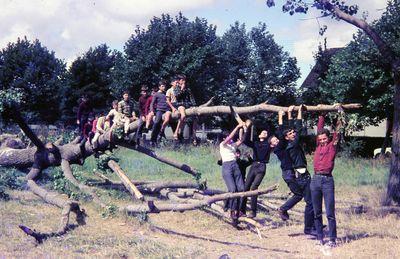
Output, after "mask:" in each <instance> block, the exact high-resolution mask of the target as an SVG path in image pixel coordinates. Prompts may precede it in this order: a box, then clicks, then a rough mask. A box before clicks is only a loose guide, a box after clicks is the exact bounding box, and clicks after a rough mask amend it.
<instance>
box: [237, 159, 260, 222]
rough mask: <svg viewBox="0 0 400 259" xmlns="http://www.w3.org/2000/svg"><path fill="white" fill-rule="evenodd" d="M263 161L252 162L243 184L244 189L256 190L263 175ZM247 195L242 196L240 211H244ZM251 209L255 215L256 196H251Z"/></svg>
mask: <svg viewBox="0 0 400 259" xmlns="http://www.w3.org/2000/svg"><path fill="white" fill-rule="evenodd" d="M265 169H266V164H265V163H259V162H253V164H252V165H251V167H250V170H249V173H248V174H247V177H246V182H245V184H244V191H246V192H247V191H250V190H251V191H253V190H257V189H258V187H259V186H260V184H261V182H262V180H263V178H264V176H265ZM246 205H247V197H243V200H242V206H241V211H242V212H246ZM250 207H251V211H252V212H253V214H254V215H255V214H256V213H257V196H251V202H250Z"/></svg>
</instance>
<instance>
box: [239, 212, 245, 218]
mask: <svg viewBox="0 0 400 259" xmlns="http://www.w3.org/2000/svg"><path fill="white" fill-rule="evenodd" d="M238 217H239V218H240V217H246V213H245V212H243V211H239V216H238Z"/></svg>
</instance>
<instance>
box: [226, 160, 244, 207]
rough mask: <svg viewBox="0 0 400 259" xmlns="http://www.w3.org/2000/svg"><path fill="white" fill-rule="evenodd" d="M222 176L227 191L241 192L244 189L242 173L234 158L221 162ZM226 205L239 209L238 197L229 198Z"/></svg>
mask: <svg viewBox="0 0 400 259" xmlns="http://www.w3.org/2000/svg"><path fill="white" fill-rule="evenodd" d="M222 177H223V178H224V181H225V184H226V186H227V187H228V191H229V192H242V191H243V190H244V183H243V178H242V174H241V173H240V170H239V166H238V164H237V163H236V160H233V161H228V162H223V163H222ZM228 207H229V208H230V209H231V210H239V208H240V198H236V199H229V205H228Z"/></svg>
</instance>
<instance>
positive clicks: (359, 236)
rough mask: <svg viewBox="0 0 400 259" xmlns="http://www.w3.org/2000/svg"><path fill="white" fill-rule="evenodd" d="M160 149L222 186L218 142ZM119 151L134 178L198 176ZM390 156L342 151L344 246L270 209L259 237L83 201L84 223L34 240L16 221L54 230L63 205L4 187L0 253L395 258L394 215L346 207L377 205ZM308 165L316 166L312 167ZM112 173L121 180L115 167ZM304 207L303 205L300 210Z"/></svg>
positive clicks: (198, 215) (399, 230) (85, 170)
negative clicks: (328, 244)
mask: <svg viewBox="0 0 400 259" xmlns="http://www.w3.org/2000/svg"><path fill="white" fill-rule="evenodd" d="M158 153H159V154H163V155H164V156H167V157H169V158H173V159H175V160H178V161H181V162H184V163H187V164H189V165H191V166H193V167H195V168H197V169H198V170H199V171H200V172H201V173H202V180H207V186H208V187H211V188H219V189H225V185H224V183H223V181H222V178H221V172H220V171H221V168H220V166H218V165H217V163H216V161H217V160H218V158H219V155H218V150H217V149H216V148H215V147H212V146H204V147H197V148H187V149H185V148H181V149H180V150H175V151H174V150H170V149H160V150H158ZM115 154H116V156H117V157H119V158H120V161H119V164H120V165H121V167H122V168H123V169H124V170H125V172H126V173H127V174H128V175H129V177H130V178H131V179H135V180H179V179H180V180H193V177H192V176H190V175H188V174H185V173H183V172H180V171H178V170H176V169H175V168H172V167H169V166H167V165H164V164H161V163H160V162H158V161H155V160H154V159H152V158H150V157H147V156H145V155H142V154H138V153H136V152H134V151H130V150H126V149H122V148H121V149H119V150H117V151H116V152H115ZM309 159H310V158H309ZM387 163H388V161H382V160H369V159H361V158H346V157H338V158H337V160H336V166H335V171H334V175H335V184H336V200H337V208H338V213H337V221H338V237H339V247H337V248H335V249H333V250H329V251H325V250H321V249H320V248H317V247H316V246H315V244H314V243H315V241H313V240H309V239H307V238H306V237H304V236H303V235H302V234H301V233H302V222H301V218H300V219H296V218H293V219H291V220H290V221H288V222H286V223H283V222H281V221H280V219H279V218H278V217H277V215H276V212H273V211H270V213H261V214H260V215H259V218H260V219H261V220H263V221H264V222H266V225H267V227H266V228H265V229H263V230H262V233H263V235H264V237H263V238H260V237H259V235H257V234H256V233H254V232H253V231H250V230H241V231H239V230H235V229H233V228H232V227H231V226H230V225H229V224H227V223H226V222H224V221H223V220H221V219H219V218H217V217H214V216H212V215H209V214H207V213H205V212H203V211H188V212H185V213H174V212H168V213H160V214H151V215H149V218H148V220H147V221H143V219H142V218H140V217H130V216H127V215H120V214H113V213H104V211H103V210H101V209H99V208H97V207H96V206H94V205H93V204H92V203H90V202H87V201H85V200H82V201H81V203H82V204H83V205H82V206H83V207H84V208H85V209H86V211H87V212H88V214H89V218H88V220H87V225H85V226H83V227H78V228H76V229H74V230H72V231H70V232H68V233H67V234H66V235H64V236H62V237H57V238H51V239H49V240H47V241H45V242H44V243H43V244H41V245H35V244H34V242H33V241H32V239H31V238H29V237H27V236H25V234H23V233H22V232H21V231H20V230H19V229H18V227H17V226H18V224H25V225H28V226H32V227H34V228H37V229H40V230H42V231H51V230H54V229H56V227H57V225H58V223H59V222H58V221H59V215H60V210H59V209H57V208H55V207H53V206H50V205H48V204H45V203H43V202H42V201H41V200H40V199H38V198H37V197H35V196H34V195H32V194H31V193H30V192H28V191H24V190H10V191H7V193H8V194H9V195H10V200H8V201H0V217H1V223H0V257H50V258H53V257H115V258H120V257H123V258H126V257H131V258H199V257H200V258H218V257H219V256H221V255H223V254H228V255H229V256H230V257H231V258H323V257H330V256H332V257H334V258H396V257H400V248H399V247H400V241H399V238H400V224H399V219H398V218H397V217H396V216H395V215H387V216H379V215H374V214H368V213H367V214H362V215H355V214H351V213H346V212H345V211H346V209H347V208H348V207H349V204H352V203H358V204H366V205H368V206H372V207H374V206H379V204H380V201H381V199H382V197H383V195H384V193H385V186H386V179H387V172H388V164H387ZM309 165H312V163H311V161H309ZM309 169H311V170H312V168H310V166H309ZM2 170H5V169H2ZM8 170H9V169H8ZM74 170H75V171H74V172H75V174H76V175H77V177H78V178H80V179H82V180H84V179H87V178H93V176H92V175H91V172H92V171H93V170H96V161H95V160H94V159H93V158H90V159H88V160H87V161H86V162H85V165H84V166H83V167H79V166H75V167H74ZM57 172H58V171H57V170H50V171H48V172H47V173H48V174H49V175H51V174H54V173H57ZM108 176H110V178H113V179H117V178H116V177H115V176H114V175H113V174H108ZM274 183H279V184H280V187H279V189H278V193H287V191H288V189H287V187H286V185H285V183H284V182H283V180H282V179H281V171H280V168H279V164H278V163H277V161H276V159H275V157H274V156H272V157H271V162H270V164H269V165H268V167H267V174H266V177H265V179H264V181H263V183H262V186H261V187H260V188H263V187H267V186H269V185H271V184H274ZM44 184H45V185H46V186H47V188H51V187H54V183H51V182H47V183H44ZM99 194H100V195H101V198H102V199H103V200H105V201H107V202H109V203H110V204H113V205H115V206H118V205H119V204H126V203H128V202H130V198H129V196H128V195H126V194H125V193H121V192H115V191H104V190H102V191H99ZM77 197H80V196H79V195H78V196H77ZM303 206H304V205H303V204H300V205H298V208H297V210H299V211H300V210H301V208H302V207H303ZM72 222H74V221H72Z"/></svg>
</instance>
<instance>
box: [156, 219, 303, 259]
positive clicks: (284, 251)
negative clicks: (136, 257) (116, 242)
mask: <svg viewBox="0 0 400 259" xmlns="http://www.w3.org/2000/svg"><path fill="white" fill-rule="evenodd" d="M150 229H151V230H152V231H160V232H162V233H165V234H168V235H176V236H180V237H184V238H191V239H196V240H203V241H208V242H214V243H218V244H222V245H228V246H240V247H244V248H251V249H258V250H264V251H272V252H278V253H285V254H293V253H298V252H293V251H288V250H282V249H275V248H274V249H268V248H265V247H260V246H255V245H250V244H243V243H239V242H229V241H223V240H218V239H215V238H209V237H202V236H197V235H194V234H186V233H181V232H177V231H174V230H171V229H166V228H162V227H158V226H154V225H153V226H151V227H150Z"/></svg>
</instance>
